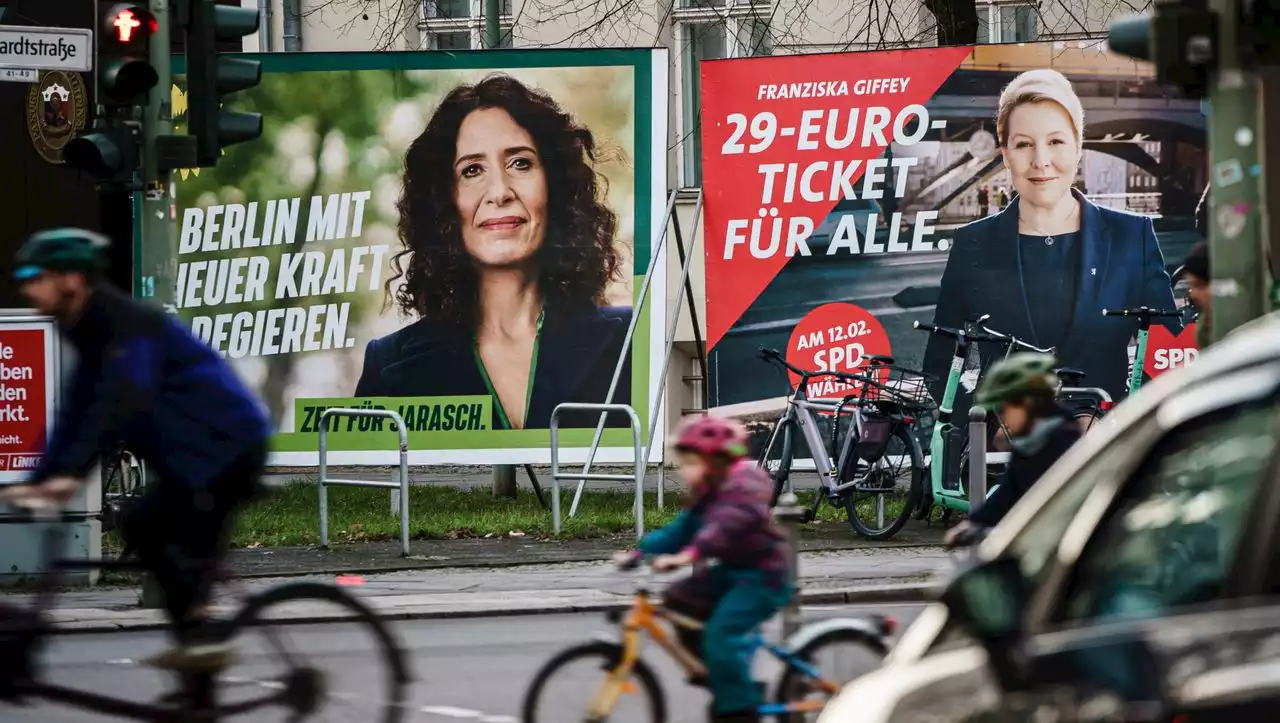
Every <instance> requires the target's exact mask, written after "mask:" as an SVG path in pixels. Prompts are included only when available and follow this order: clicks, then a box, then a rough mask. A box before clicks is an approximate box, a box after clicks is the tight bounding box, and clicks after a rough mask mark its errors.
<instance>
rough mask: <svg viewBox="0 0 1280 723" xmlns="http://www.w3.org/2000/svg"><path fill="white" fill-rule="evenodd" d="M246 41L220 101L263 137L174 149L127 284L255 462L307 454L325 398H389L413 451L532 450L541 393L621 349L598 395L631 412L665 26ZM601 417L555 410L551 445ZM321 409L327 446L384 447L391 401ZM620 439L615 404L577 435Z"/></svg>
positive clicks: (659, 288) (310, 460)
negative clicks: (651, 34) (173, 335)
mask: <svg viewBox="0 0 1280 723" xmlns="http://www.w3.org/2000/svg"><path fill="white" fill-rule="evenodd" d="M245 57H252V58H254V59H257V60H260V61H261V62H262V64H263V71H264V72H263V80H262V83H261V84H260V85H259V86H258V87H256V88H253V89H251V90H248V91H245V92H242V93H237V94H236V95H235V96H233V98H234V100H232V101H231V103H230V105H231V106H232V107H234V109H235V110H241V111H248V112H257V113H261V114H262V115H263V118H264V121H263V125H264V130H263V134H262V137H261V138H260V139H258V140H255V141H252V142H249V143H243V144H239V145H234V146H230V147H228V148H226V149H224V151H223V155H222V157H221V159H220V160H219V162H218V164H217V166H216V167H214V168H205V169H186V170H183V171H181V172H180V173H179V174H177V176H176V177H175V183H176V201H177V203H176V207H175V209H174V216H175V222H176V225H177V234H176V236H177V237H176V239H174V244H173V246H172V247H167V246H165V245H161V244H148V243H147V242H146V241H145V240H139V246H140V247H139V248H138V249H137V251H138V254H137V257H138V258H139V259H140V264H139V270H138V275H137V276H138V288H137V289H136V291H137V293H138V294H139V295H141V296H146V297H155V298H156V299H157V300H158V301H162V302H164V303H169V304H172V305H173V307H174V308H175V309H176V311H177V313H178V314H179V315H180V316H181V317H182V319H183V320H184V321H185V322H186V323H187V324H189V325H190V328H191V329H192V331H193V332H194V333H195V334H197V335H198V336H199V337H201V338H202V339H204V340H205V341H206V342H208V343H209V344H210V345H211V346H212V347H213V348H214V349H216V350H217V351H218V352H220V353H221V354H223V355H224V356H225V357H226V358H227V359H229V360H230V361H231V363H232V364H233V365H234V366H235V368H236V370H237V371H238V372H239V373H240V374H241V376H242V377H243V378H244V379H245V380H246V381H247V382H248V383H249V384H250V385H251V386H252V387H253V388H254V389H255V390H257V392H258V393H259V394H260V396H261V398H262V399H263V402H264V403H265V404H266V406H267V408H268V409H269V410H270V413H271V416H272V419H273V420H274V421H275V423H276V425H277V429H278V433H277V435H276V438H275V442H274V453H275V454H274V455H273V459H272V461H273V463H275V464H296V465H306V464H314V463H315V461H316V452H317V445H318V440H319V434H318V432H319V424H320V419H321V414H322V413H323V411H324V410H325V409H328V408H333V407H361V408H369V407H373V408H381V409H388V410H393V411H396V412H398V413H399V414H400V415H401V416H402V417H403V418H404V420H405V424H406V427H407V429H408V437H409V449H410V454H411V462H412V463H414V464H436V463H456V464H468V463H472V464H493V463H513V464H518V463H526V462H546V461H547V460H548V459H549V444H550V430H549V426H550V419H551V413H552V410H553V409H554V408H555V407H556V405H558V404H560V403H563V402H586V403H602V402H605V401H606V399H607V398H608V397H609V390H610V386H611V382H612V381H613V378H614V370H615V367H616V365H617V364H618V361H619V359H620V358H621V359H622V360H623V367H622V372H621V377H620V379H619V381H618V383H617V385H616V390H615V391H614V393H613V395H612V401H613V402H615V403H624V404H630V405H632V406H633V407H634V408H635V410H636V412H637V413H638V415H639V418H640V420H641V424H642V426H645V427H647V424H648V416H649V412H650V410H649V409H648V406H649V403H650V400H652V399H653V396H654V391H655V390H656V389H658V386H657V385H659V384H660V383H661V381H660V380H658V379H657V378H656V376H657V374H658V372H659V371H660V370H659V367H660V366H661V354H662V352H663V347H664V338H663V335H664V328H663V327H664V326H665V325H664V324H663V323H662V319H663V318H664V312H663V301H664V300H665V298H666V293H665V285H664V283H663V282H664V278H663V273H662V272H663V270H664V269H665V259H664V258H663V257H662V256H661V255H655V254H654V253H653V250H654V248H655V246H656V244H655V243H654V241H655V239H656V238H657V236H658V234H659V233H660V232H661V225H662V214H663V211H664V208H665V188H666V177H667V169H666V118H667V113H666V110H665V105H666V97H667V91H666V80H667V57H666V50H664V49H649V48H644V49H622V50H565V51H524V50H510V51H502V52H500V53H494V52H460V53H452V52H451V53H434V52H432V53H428V52H421V53H418V52H413V53H300V54H266V55H257V56H255V55H246V56H245ZM180 72H181V65H180V66H179V68H178V73H179V75H178V76H177V82H176V84H175V87H174V92H173V100H174V115H175V123H176V125H177V131H178V132H182V129H183V123H184V111H185V95H184V91H183V80H182V78H181V76H180ZM651 266H652V267H654V268H655V274H654V278H653V282H652V283H653V288H652V289H651V290H650V294H649V299H648V300H647V302H646V303H645V304H644V306H643V307H642V308H638V305H637V303H636V300H637V292H638V290H639V288H640V286H641V284H640V281H641V280H642V279H643V277H644V275H645V273H646V272H647V271H648V270H649V268H650V267H651ZM637 314H638V318H635V319H634V322H635V334H634V340H633V342H632V344H631V346H630V347H629V349H628V350H627V351H626V353H625V354H624V346H625V344H624V342H625V340H626V337H627V331H628V329H629V328H630V327H631V325H632V322H633V316H636V315H637ZM598 418H599V415H598V414H597V413H590V412H566V413H563V414H562V415H561V417H560V427H561V430H562V431H561V433H560V439H561V442H562V444H563V445H564V448H565V452H564V455H563V457H564V459H566V460H582V459H585V456H586V450H587V448H588V447H589V445H590V443H591V438H592V436H593V433H594V428H595V424H596V421H597V420H598ZM328 425H329V426H328V430H327V435H328V446H329V450H330V460H331V463H334V464H362V463H382V462H386V461H388V456H387V451H388V450H394V449H397V444H398V443H397V435H396V433H395V432H394V431H393V428H392V425H389V424H387V423H386V422H385V421H382V420H377V419H368V418H361V419H356V418H335V417H329V422H328ZM657 441H658V442H660V441H661V439H660V438H659V440H657ZM655 447H659V448H660V446H659V445H658V444H655ZM631 456H632V443H631V432H630V430H629V421H628V419H627V418H626V417H625V416H624V415H610V417H609V420H608V424H607V428H606V430H605V433H604V436H603V438H602V442H601V448H600V452H599V454H598V456H597V459H599V460H600V461H610V460H612V461H623V460H627V459H630V458H631ZM651 458H656V455H654V456H653V457H651Z"/></svg>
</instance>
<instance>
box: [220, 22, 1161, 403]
mask: <svg viewBox="0 0 1280 723" xmlns="http://www.w3.org/2000/svg"><path fill="white" fill-rule="evenodd" d="M243 4H244V6H245V7H257V8H259V10H260V12H262V13H263V15H264V17H265V18H267V19H268V22H267V23H266V24H265V25H266V26H267V27H269V28H270V32H269V33H260V34H259V35H256V36H251V37H249V38H246V41H245V50H249V51H270V52H277V51H299V50H301V51H362V50H363V51H368V50H467V49H479V48H482V47H483V38H484V8H485V5H486V0H379V1H378V2H366V1H365V0H243ZM498 4H499V6H500V8H499V9H500V16H499V18H500V21H499V27H500V29H501V31H502V42H501V47H513V48H567V47H635V46H665V47H668V48H671V50H672V53H671V67H670V70H669V83H668V85H669V87H670V89H671V91H670V92H671V97H670V100H669V105H668V107H669V109H670V116H671V117H670V119H669V120H670V122H669V128H670V129H671V130H670V137H669V139H668V148H669V149H670V162H669V164H668V169H669V187H670V188H678V189H680V194H679V197H678V202H677V209H678V213H679V214H680V217H681V219H682V222H683V226H684V228H686V229H690V227H691V226H692V221H693V218H692V216H693V213H694V201H695V199H696V191H697V188H698V187H699V185H700V184H701V176H702V174H701V164H700V157H701V150H702V149H701V144H700V140H701V136H700V134H699V129H698V118H699V115H700V106H699V97H700V88H699V75H698V62H699V61H701V60H707V59H718V58H734V57H747V56H753V55H781V54H808V53H822V52H834V51H849V50H876V49H889V48H901V47H921V46H932V45H936V44H937V29H936V21H935V20H934V17H933V15H932V14H931V13H930V12H929V10H927V9H926V8H925V6H924V4H923V2H920V1H919V0H610V1H609V2H599V1H598V0H498ZM1141 9H1142V8H1135V6H1133V5H1132V4H1130V3H1125V2H1120V0H1042V1H1041V2H1030V1H1028V0H977V10H978V19H979V30H978V36H979V38H978V39H979V42H980V43H1018V42H1036V41H1046V40H1059V41H1064V42H1069V41H1075V40H1083V39H1089V38H1097V37H1101V36H1103V35H1104V34H1105V31H1106V27H1107V25H1108V23H1109V22H1111V20H1113V19H1115V18H1117V17H1120V16H1123V15H1125V14H1127V13H1131V12H1135V11H1139V10H1141ZM1142 182H1143V180H1142V179H1134V180H1133V181H1131V183H1137V184H1141V183H1142ZM973 202H974V203H976V200H975V201H973ZM690 230H693V229H690ZM695 233H696V236H695V240H694V244H695V246H694V247H695V249H696V250H697V251H696V253H695V256H694V261H693V265H692V268H691V273H690V281H691V285H692V287H693V296H694V301H695V305H696V307H697V309H696V310H697V318H698V319H699V320H702V319H705V313H704V301H705V295H704V292H703V289H704V283H703V278H704V274H703V268H702V263H701V261H702V259H701V255H700V250H701V237H700V236H701V225H700V224H699V226H698V228H697V229H696V231H695ZM686 234H687V235H690V234H689V233H688V231H687V232H686ZM668 265H669V268H670V275H669V277H668V278H670V279H673V282H672V283H671V284H669V288H668V289H667V295H668V302H669V304H674V303H675V302H676V299H677V296H678V295H681V294H683V291H682V289H681V288H680V287H679V286H677V285H676V284H675V280H678V279H679V272H680V268H679V264H678V260H677V258H676V254H675V253H670V254H669V255H668ZM668 308H673V307H672V306H670V305H669V306H668ZM694 339H695V334H694V328H693V325H692V323H691V322H690V317H689V314H688V311H687V310H686V311H685V312H684V313H683V314H682V318H681V320H680V323H679V325H678V326H677V332H676V345H675V352H674V356H673V359H672V363H671V368H670V372H669V376H668V383H667V404H666V410H667V415H668V417H669V419H670V420H671V421H674V420H675V419H677V418H678V417H679V416H680V415H681V414H682V412H684V411H687V410H692V409H697V408H699V407H700V406H701V404H700V402H699V401H698V400H699V399H700V398H701V394H702V390H701V384H702V380H701V377H700V373H699V371H698V364H697V359H696V351H695V346H694V343H695V342H694ZM743 411H751V410H743Z"/></svg>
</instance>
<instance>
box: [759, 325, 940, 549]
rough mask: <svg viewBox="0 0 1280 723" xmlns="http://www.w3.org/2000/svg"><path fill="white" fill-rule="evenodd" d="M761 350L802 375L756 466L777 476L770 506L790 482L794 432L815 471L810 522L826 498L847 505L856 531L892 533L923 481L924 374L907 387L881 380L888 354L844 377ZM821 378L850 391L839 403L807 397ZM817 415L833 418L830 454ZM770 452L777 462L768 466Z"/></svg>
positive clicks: (880, 536)
mask: <svg viewBox="0 0 1280 723" xmlns="http://www.w3.org/2000/svg"><path fill="white" fill-rule="evenodd" d="M759 354H760V358H761V359H764V360H765V361H768V362H770V363H773V364H775V365H777V366H779V367H780V368H782V369H784V370H786V371H789V372H791V373H793V374H795V375H796V376H798V377H799V378H800V381H799V383H798V384H796V385H795V388H794V390H793V391H792V393H791V396H790V398H789V399H788V400H787V408H786V410H785V411H784V412H783V413H782V416H781V417H780V418H779V419H778V422H777V423H776V424H775V425H774V429H773V434H772V435H771V436H770V438H769V442H768V444H767V445H766V447H765V451H764V453H763V454H761V455H760V464H761V465H762V466H766V469H767V471H769V474H770V476H771V477H772V478H773V481H774V494H773V502H774V504H777V500H778V497H779V495H781V494H782V492H783V490H784V489H785V488H787V487H789V486H790V481H791V480H790V478H791V471H792V465H793V462H794V459H795V437H796V435H797V429H798V430H799V435H800V437H801V438H802V439H803V441H804V444H805V446H806V447H807V448H808V451H809V458H810V459H812V460H813V464H814V471H815V472H816V473H817V475H818V489H817V491H816V494H815V495H814V500H813V503H812V505H811V507H810V509H809V510H807V511H806V516H805V517H806V521H809V520H813V519H815V518H816V517H817V514H818V509H819V508H820V507H821V505H822V503H823V501H827V502H828V503H830V504H832V505H834V506H837V507H843V508H844V510H845V514H846V515H847V516H848V521H849V526H850V527H852V528H853V530H854V531H855V532H857V533H858V534H859V535H861V536H863V537H866V538H868V539H872V540H887V539H889V538H891V537H893V536H894V535H895V534H897V532H898V531H899V530H900V529H902V525H903V524H905V523H906V521H907V518H908V517H909V516H910V515H911V511H912V510H913V509H914V508H915V506H916V495H918V494H919V491H920V490H921V488H922V486H923V479H924V469H925V461H924V453H923V451H922V450H921V448H920V442H919V441H918V439H917V435H916V434H915V433H914V432H915V425H916V423H917V419H918V418H919V416H920V414H922V413H925V414H927V413H928V408H929V405H930V404H931V402H930V400H929V397H928V393H927V391H926V390H925V388H924V387H925V385H924V383H923V379H921V380H919V383H918V384H911V383H910V380H907V381H906V382H904V381H903V380H901V379H899V380H893V379H891V378H887V377H885V374H887V373H888V372H889V371H890V370H889V368H888V367H890V366H891V364H892V361H893V360H892V359H891V358H889V357H878V358H877V364H876V366H874V367H872V368H871V369H870V370H869V372H868V373H867V374H848V373H843V372H835V371H825V370H808V369H800V368H799V367H796V366H795V365H793V364H791V363H790V362H788V361H787V360H786V358H785V357H783V355H782V354H781V353H780V352H778V351H777V350H775V349H760V350H759ZM876 376H879V377H880V379H877V378H875V377H876ZM823 377H829V378H832V379H836V380H839V381H841V382H845V383H848V384H850V385H851V386H852V387H854V389H852V390H851V391H853V392H854V393H852V394H849V395H846V396H845V397H844V398H843V399H841V400H826V399H822V400H814V399H809V398H808V386H809V383H810V382H811V381H812V380H814V379H820V378H823ZM882 380H883V382H882ZM846 410H848V417H849V419H850V423H849V424H848V426H847V428H846V429H845V430H844V432H843V436H841V432H840V419H841V418H842V417H843V416H844V415H845V412H846ZM815 413H816V414H823V413H827V414H831V415H832V426H831V427H830V430H831V444H830V451H828V446H827V441H826V440H825V439H824V438H823V429H824V428H825V425H822V424H820V423H819V422H818V419H817V416H815ZM775 450H776V452H777V467H776V468H774V469H768V468H767V465H770V464H771V462H772V460H773V453H774V452H775ZM801 458H803V457H801ZM864 515H867V516H869V517H872V518H873V521H868V520H867V519H864Z"/></svg>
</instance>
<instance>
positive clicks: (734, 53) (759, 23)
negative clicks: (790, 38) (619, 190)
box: [674, 0, 773, 188]
mask: <svg viewBox="0 0 1280 723" xmlns="http://www.w3.org/2000/svg"><path fill="white" fill-rule="evenodd" d="M770 15H771V12H770V10H769V4H768V2H765V1H763V0H755V2H750V3H748V2H742V0H678V2H677V3H676V9H675V12H674V18H675V22H676V24H677V36H676V37H677V42H678V45H679V52H680V75H681V90H680V95H681V104H680V109H681V112H680V123H679V125H678V126H677V128H678V131H679V135H678V136H677V143H678V144H679V146H680V160H681V169H682V173H681V185H682V186H684V187H686V188H690V187H695V186H698V185H700V184H701V183H702V132H701V125H702V119H701V114H702V83H701V77H702V76H701V63H702V61H704V60H717V59H720V58H743V57H750V56H753V55H771V54H772V53H773V35H772V33H771V32H770V28H769V22H768V18H769V17H770Z"/></svg>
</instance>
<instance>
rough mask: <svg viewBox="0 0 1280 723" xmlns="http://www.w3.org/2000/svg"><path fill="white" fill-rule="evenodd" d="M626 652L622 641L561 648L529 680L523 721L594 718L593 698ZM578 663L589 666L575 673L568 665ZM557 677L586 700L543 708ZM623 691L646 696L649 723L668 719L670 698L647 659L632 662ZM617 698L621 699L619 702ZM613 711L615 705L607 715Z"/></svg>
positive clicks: (545, 722) (539, 722)
mask: <svg viewBox="0 0 1280 723" xmlns="http://www.w3.org/2000/svg"><path fill="white" fill-rule="evenodd" d="M622 653H623V648H622V646H621V645H619V644H617V643H606V642H593V643H583V644H581V645H575V646H573V647H571V648H568V649H566V650H564V651H561V652H560V653H559V654H557V655H556V656H555V657H554V658H552V659H551V660H549V661H547V663H546V665H543V666H542V668H541V669H540V670H539V671H538V672H537V674H536V675H534V676H533V682H531V683H530V684H529V690H528V691H527V692H526V693H525V696H524V703H523V704H522V705H521V711H522V714H523V717H522V718H521V720H522V722H523V723H551V721H553V720H555V719H556V716H561V717H563V718H564V719H566V720H571V721H573V722H574V723H581V722H582V721H583V720H584V719H585V720H592V719H591V718H590V717H588V714H589V711H588V710H587V707H588V706H589V705H590V701H591V698H592V697H593V696H597V695H599V694H600V693H601V692H603V691H604V687H603V686H604V684H605V681H606V680H607V676H608V674H609V672H610V671H612V670H614V669H615V668H617V667H618V665H620V664H621V662H622ZM576 663H585V664H586V668H585V670H584V672H583V673H581V674H579V675H576V676H575V675H573V674H572V671H571V670H568V668H569V667H570V666H571V665H573V664H576ZM553 681H554V682H555V683H557V684H560V683H563V684H564V685H565V686H567V688H568V690H569V691H570V692H571V693H573V694H574V698H575V699H576V700H584V699H585V700H584V703H585V704H584V705H582V706H575V705H572V704H570V705H563V704H560V703H558V702H555V703H552V704H551V705H550V707H549V708H547V709H546V710H543V709H542V707H541V704H542V703H543V698H544V696H546V695H547V691H548V686H549V684H550V683H552V682H553ZM637 684H638V685H637ZM620 692H621V693H622V694H628V693H629V694H636V695H639V696H641V697H642V698H643V700H642V702H643V703H644V704H645V705H646V708H647V717H644V718H643V720H647V721H649V723H666V720H667V700H666V697H664V696H663V693H662V686H661V685H659V684H658V677H657V676H656V675H654V673H653V670H652V669H651V668H649V666H648V665H646V664H645V662H644V661H643V660H641V659H639V658H637V659H636V661H635V662H634V663H633V664H632V667H631V677H630V678H629V679H627V680H625V681H623V688H622V690H621V691H620ZM616 702H617V700H615V704H616ZM612 714H613V708H612V706H611V707H610V710H609V714H608V716H606V717H609V716H612Z"/></svg>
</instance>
